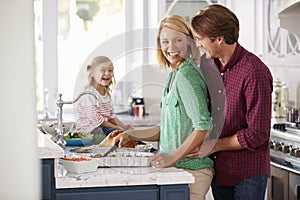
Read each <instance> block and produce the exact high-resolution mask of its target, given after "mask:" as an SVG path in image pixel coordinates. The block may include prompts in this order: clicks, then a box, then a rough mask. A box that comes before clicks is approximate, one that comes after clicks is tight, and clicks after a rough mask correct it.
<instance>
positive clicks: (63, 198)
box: [37, 131, 194, 200]
mask: <svg viewBox="0 0 300 200" xmlns="http://www.w3.org/2000/svg"><path fill="white" fill-rule="evenodd" d="M37 134H38V151H39V159H41V161H42V199H56V200H67V199H72V200H76V199H78V200H79V199H80V200H82V199H89V200H93V199H115V200H118V199H120V200H121V199H122V200H124V199H130V200H140V199H143V200H144V199H145V200H147V199H149V200H155V199H157V200H159V199H161V200H169V199H170V200H171V199H172V200H177V199H178V200H188V199H189V188H188V184H189V183H193V182H194V177H193V176H192V175H191V174H189V173H187V172H186V171H184V170H182V169H176V168H173V167H171V168H164V169H157V168H153V167H111V168H98V169H97V171H96V172H89V173H82V174H75V173H67V171H66V170H65V169H64V167H63V166H62V165H61V164H60V158H62V157H63V156H64V155H65V152H64V151H63V150H62V149H61V148H60V147H59V146H58V145H56V144H55V143H54V142H53V141H52V140H51V139H50V138H49V137H48V136H47V135H45V134H43V133H42V132H40V131H38V133H37Z"/></svg>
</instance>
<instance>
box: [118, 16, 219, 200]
mask: <svg viewBox="0 0 300 200" xmlns="http://www.w3.org/2000/svg"><path fill="white" fill-rule="evenodd" d="M157 56H158V62H159V63H160V64H162V65H163V66H165V67H166V68H169V69H170V74H169V76H168V78H167V81H166V84H165V87H164V91H163V95H162V101H161V109H162V110H161V123H160V124H159V125H158V126H155V127H152V128H149V129H145V130H128V131H126V132H124V133H123V134H120V135H118V136H117V137H116V138H115V140H114V141H115V142H118V141H119V146H120V147H121V146H123V145H124V144H125V143H126V142H127V141H129V140H147V141H159V153H158V154H156V155H154V156H152V157H151V158H150V162H151V164H152V165H154V166H155V167H158V168H163V167H171V166H174V167H176V168H182V169H185V170H186V171H188V172H190V173H192V174H193V175H194V177H195V183H194V184H191V185H190V186H189V187H190V196H191V198H190V199H191V200H194V199H205V195H206V193H207V191H208V189H209V187H210V183H211V180H212V177H213V161H212V160H211V159H210V158H209V157H203V158H196V159H190V158H185V156H186V155H187V154H188V153H189V152H190V151H191V150H192V149H193V148H196V147H197V146H200V145H201V144H202V142H203V141H204V139H205V137H206V136H207V133H208V130H209V129H210V128H211V117H210V113H209V111H208V106H207V88H206V85H205V82H204V80H203V78H202V76H201V73H200V71H199V69H198V68H197V64H198V63H199V58H200V52H199V49H198V48H197V47H196V45H195V42H194V35H193V34H192V31H191V29H190V27H189V25H188V24H187V22H186V21H185V20H184V18H182V17H180V16H178V15H170V16H168V17H166V18H164V19H163V20H162V21H161V22H160V24H159V29H158V35H157Z"/></svg>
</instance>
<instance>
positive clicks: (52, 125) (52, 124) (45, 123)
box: [37, 119, 75, 136]
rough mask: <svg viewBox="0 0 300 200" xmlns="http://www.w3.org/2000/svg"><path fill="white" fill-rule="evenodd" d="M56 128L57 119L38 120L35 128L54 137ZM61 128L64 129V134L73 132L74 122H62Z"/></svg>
mask: <svg viewBox="0 0 300 200" xmlns="http://www.w3.org/2000/svg"><path fill="white" fill-rule="evenodd" d="M57 126H58V123H57V119H40V120H38V123H37V127H38V129H40V130H41V131H42V132H43V133H47V134H50V135H52V136H55V130H56V128H57ZM63 127H64V128H65V134H67V133H70V132H72V131H74V130H75V122H73V121H63Z"/></svg>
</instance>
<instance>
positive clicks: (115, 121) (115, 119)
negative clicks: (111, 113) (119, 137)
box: [110, 117, 133, 130]
mask: <svg viewBox="0 0 300 200" xmlns="http://www.w3.org/2000/svg"><path fill="white" fill-rule="evenodd" d="M110 121H111V122H112V123H114V124H115V125H117V126H119V127H120V128H122V129H125V130H130V129H132V128H133V127H132V125H130V124H126V125H125V124H124V123H122V122H121V121H120V120H119V118H118V117H114V118H112V119H111V120H110Z"/></svg>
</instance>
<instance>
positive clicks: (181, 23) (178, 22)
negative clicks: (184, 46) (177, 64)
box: [156, 15, 200, 67]
mask: <svg viewBox="0 0 300 200" xmlns="http://www.w3.org/2000/svg"><path fill="white" fill-rule="evenodd" d="M163 28H170V29H172V30H174V31H178V32H180V33H183V34H185V35H186V36H187V39H188V40H189V41H190V44H189V46H188V52H187V53H188V55H187V56H189V58H190V59H192V60H194V62H195V63H196V64H197V65H198V64H199V62H200V50H199V48H198V47H197V46H196V43H195V36H194V34H193V32H192V30H191V27H190V26H189V24H188V23H187V21H186V20H185V19H184V18H183V17H181V16H179V15H169V16H167V17H165V18H164V19H162V20H161V21H160V23H159V27H158V33H157V41H156V42H157V49H156V52H157V60H158V63H159V64H161V65H163V66H166V67H167V66H169V65H170V63H169V61H168V60H167V59H166V58H165V56H164V55H163V53H162V51H161V45H160V33H161V31H162V29H163Z"/></svg>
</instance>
